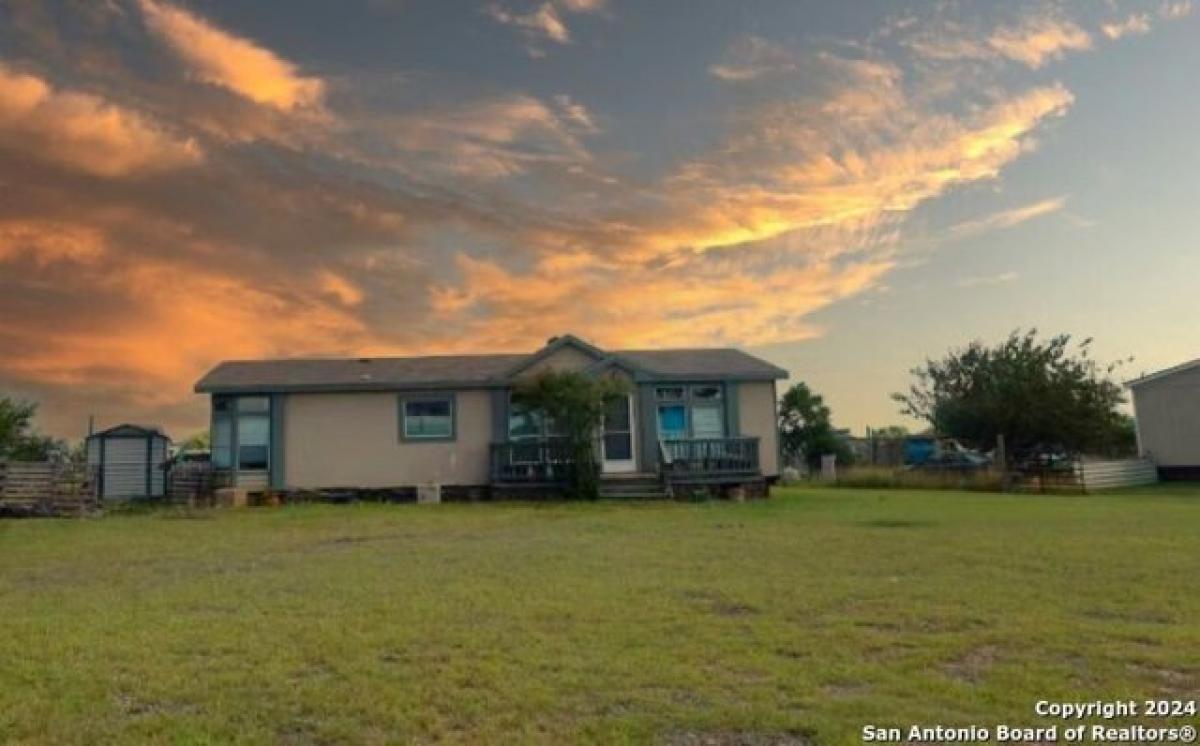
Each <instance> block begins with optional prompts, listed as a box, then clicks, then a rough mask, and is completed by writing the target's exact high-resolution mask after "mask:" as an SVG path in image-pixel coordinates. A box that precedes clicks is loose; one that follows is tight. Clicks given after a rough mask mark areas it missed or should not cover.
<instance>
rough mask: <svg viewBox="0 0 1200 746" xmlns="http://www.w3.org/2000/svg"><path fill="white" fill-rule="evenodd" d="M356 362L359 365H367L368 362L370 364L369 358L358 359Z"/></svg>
mask: <svg viewBox="0 0 1200 746" xmlns="http://www.w3.org/2000/svg"><path fill="white" fill-rule="evenodd" d="M358 362H360V363H369V362H371V358H369V357H360V358H359V359H358Z"/></svg>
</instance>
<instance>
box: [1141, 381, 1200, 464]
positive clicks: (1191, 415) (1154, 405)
mask: <svg viewBox="0 0 1200 746" xmlns="http://www.w3.org/2000/svg"><path fill="white" fill-rule="evenodd" d="M1133 403H1134V408H1135V409H1136V412H1137V426H1138V439H1139V442H1140V445H1141V452H1142V455H1143V456H1146V457H1147V458H1150V459H1151V460H1152V461H1154V462H1155V463H1156V464H1158V465H1159V466H1200V369H1192V370H1185V371H1180V372H1179V373H1176V374H1174V375H1169V376H1166V377H1164V378H1160V379H1158V380H1156V381H1150V382H1149V383H1145V384H1143V385H1141V386H1138V387H1137V388H1135V389H1134V390H1133Z"/></svg>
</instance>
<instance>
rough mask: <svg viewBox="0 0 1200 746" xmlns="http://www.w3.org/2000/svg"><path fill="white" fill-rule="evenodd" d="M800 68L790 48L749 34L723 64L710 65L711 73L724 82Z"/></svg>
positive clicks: (734, 48) (709, 70)
mask: <svg viewBox="0 0 1200 746" xmlns="http://www.w3.org/2000/svg"><path fill="white" fill-rule="evenodd" d="M798 69H799V60H798V59H797V57H796V55H795V54H793V53H792V52H791V51H789V50H788V49H787V48H785V47H783V46H781V45H779V44H776V43H774V42H771V41H768V40H767V39H764V38H763V37H761V36H757V35H755V34H745V35H743V36H741V37H738V39H737V40H736V41H734V43H733V44H732V45H730V47H729V48H728V49H727V50H726V51H725V54H724V56H723V58H722V60H721V61H720V62H718V63H715V64H713V65H710V66H709V68H708V72H709V74H711V75H712V76H713V77H714V78H719V79H720V80H728V81H745V80H754V79H755V78H760V77H762V76H764V75H771V74H776V73H787V72H795V71H796V70H798Z"/></svg>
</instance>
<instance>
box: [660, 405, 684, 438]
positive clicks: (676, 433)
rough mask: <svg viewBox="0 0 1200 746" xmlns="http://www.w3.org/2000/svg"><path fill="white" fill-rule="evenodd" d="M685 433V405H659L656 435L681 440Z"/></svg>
mask: <svg viewBox="0 0 1200 746" xmlns="http://www.w3.org/2000/svg"><path fill="white" fill-rule="evenodd" d="M687 435H688V427H687V407H686V406H684V405H682V404H670V405H660V406H659V408H658V437H659V438H661V439H663V440H682V439H684V438H686V437H687Z"/></svg>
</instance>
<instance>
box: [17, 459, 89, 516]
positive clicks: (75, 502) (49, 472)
mask: <svg viewBox="0 0 1200 746" xmlns="http://www.w3.org/2000/svg"><path fill="white" fill-rule="evenodd" d="M98 507H99V503H98V501H97V499H96V480H95V476H94V474H93V470H92V469H89V468H88V466H87V465H86V464H76V463H52V462H43V461H0V516H3V515H9V516H14V515H15V516H55V515H58V516H78V515H87V514H90V513H92V512H93V511H95V510H96V509H97V508H98Z"/></svg>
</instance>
